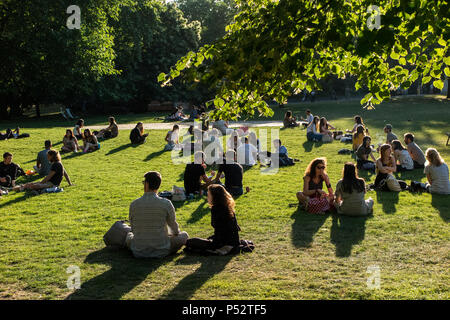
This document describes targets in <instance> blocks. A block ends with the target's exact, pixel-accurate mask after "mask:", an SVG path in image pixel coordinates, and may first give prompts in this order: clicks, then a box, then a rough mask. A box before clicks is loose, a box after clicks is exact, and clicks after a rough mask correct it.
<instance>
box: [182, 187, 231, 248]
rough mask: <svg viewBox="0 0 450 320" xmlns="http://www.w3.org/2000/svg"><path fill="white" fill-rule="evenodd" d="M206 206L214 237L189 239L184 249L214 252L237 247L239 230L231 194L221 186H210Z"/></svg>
mask: <svg viewBox="0 0 450 320" xmlns="http://www.w3.org/2000/svg"><path fill="white" fill-rule="evenodd" d="M208 204H209V206H210V207H211V226H212V227H213V228H214V235H212V236H210V237H209V238H208V239H201V238H190V239H188V240H187V242H186V248H187V249H188V250H192V251H208V250H209V251H214V250H218V249H219V250H220V249H221V248H223V247H225V246H229V247H237V246H239V243H240V241H239V231H240V228H239V225H238V223H237V220H236V214H235V210H234V206H235V203H234V199H233V197H232V196H231V194H229V193H228V191H227V190H226V189H225V188H224V187H223V186H222V185H219V184H212V185H210V186H209V187H208ZM229 249H230V248H229ZM226 251H229V250H226Z"/></svg>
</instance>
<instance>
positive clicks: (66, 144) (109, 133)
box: [61, 117, 119, 153]
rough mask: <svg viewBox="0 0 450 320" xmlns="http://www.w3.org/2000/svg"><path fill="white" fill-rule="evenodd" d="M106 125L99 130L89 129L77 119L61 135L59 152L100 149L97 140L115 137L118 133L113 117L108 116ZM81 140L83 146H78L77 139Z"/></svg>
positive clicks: (81, 120)
mask: <svg viewBox="0 0 450 320" xmlns="http://www.w3.org/2000/svg"><path fill="white" fill-rule="evenodd" d="M108 122H109V125H108V127H106V128H104V129H102V130H100V131H91V130H90V129H88V128H85V129H83V128H84V120H83V119H79V120H78V121H77V123H76V124H75V127H74V128H73V131H72V130H71V129H67V130H66V134H65V135H64V137H63V141H62V143H63V146H62V147H61V152H63V153H64V152H78V151H83V152H84V153H86V152H92V151H95V150H98V149H100V143H99V140H103V139H110V138H115V137H117V136H118V135H119V127H118V125H117V123H116V119H115V118H114V117H109V119H108ZM80 140H82V141H83V146H80V144H79V141H80Z"/></svg>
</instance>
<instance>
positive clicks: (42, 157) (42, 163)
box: [34, 140, 52, 176]
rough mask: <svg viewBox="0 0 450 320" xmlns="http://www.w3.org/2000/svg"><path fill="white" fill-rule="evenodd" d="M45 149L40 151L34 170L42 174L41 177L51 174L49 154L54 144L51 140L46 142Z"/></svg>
mask: <svg viewBox="0 0 450 320" xmlns="http://www.w3.org/2000/svg"><path fill="white" fill-rule="evenodd" d="M44 145H45V149H44V150H42V151H40V152H39V153H38V155H37V159H36V165H35V166H34V170H35V171H36V172H37V173H38V174H40V175H41V176H46V175H48V174H49V173H50V168H51V166H52V164H51V163H50V161H48V158H47V153H48V151H49V150H50V149H51V147H52V142H51V141H50V140H46V141H45V143H44Z"/></svg>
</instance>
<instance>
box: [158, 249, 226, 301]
mask: <svg viewBox="0 0 450 320" xmlns="http://www.w3.org/2000/svg"><path fill="white" fill-rule="evenodd" d="M232 258H233V256H232V255H226V256H199V255H194V254H189V255H186V256H184V257H183V258H182V259H179V260H177V262H176V264H184V265H186V264H187V265H192V264H197V263H199V262H200V263H201V265H200V267H199V268H198V269H197V270H195V271H194V272H193V273H191V274H190V275H188V276H187V277H185V278H183V279H182V280H181V281H180V282H178V284H177V285H176V286H175V287H174V288H173V289H172V290H170V292H168V293H166V294H164V295H163V296H161V297H160V299H176V300H187V299H189V298H191V297H192V296H193V295H194V294H195V292H196V291H197V290H198V289H199V288H200V287H201V286H203V284H205V283H206V282H207V281H208V280H209V279H211V278H212V277H213V276H214V275H216V274H219V273H220V272H222V271H223V270H224V269H225V266H226V265H227V264H228V262H230V261H231V259H232Z"/></svg>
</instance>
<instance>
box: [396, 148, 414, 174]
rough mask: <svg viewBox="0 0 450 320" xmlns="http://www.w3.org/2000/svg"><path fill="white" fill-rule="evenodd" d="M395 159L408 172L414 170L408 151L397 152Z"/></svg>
mask: <svg viewBox="0 0 450 320" xmlns="http://www.w3.org/2000/svg"><path fill="white" fill-rule="evenodd" d="M397 157H398V161H399V162H400V165H401V166H402V167H404V168H406V169H408V170H412V169H414V162H413V159H412V158H411V156H410V154H409V152H408V150H401V151H400V150H398V151H397Z"/></svg>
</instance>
